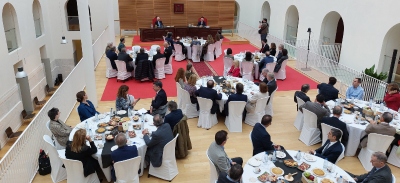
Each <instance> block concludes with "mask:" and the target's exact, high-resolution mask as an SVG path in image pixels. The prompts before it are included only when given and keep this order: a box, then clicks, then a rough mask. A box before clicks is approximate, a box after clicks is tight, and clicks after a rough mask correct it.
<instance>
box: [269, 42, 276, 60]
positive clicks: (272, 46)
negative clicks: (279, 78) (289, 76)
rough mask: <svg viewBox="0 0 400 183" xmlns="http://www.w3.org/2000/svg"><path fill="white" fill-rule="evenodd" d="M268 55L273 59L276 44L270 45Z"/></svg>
mask: <svg viewBox="0 0 400 183" xmlns="http://www.w3.org/2000/svg"><path fill="white" fill-rule="evenodd" d="M269 53H270V54H271V55H272V56H274V57H275V55H276V44H275V43H271V48H270V50H269Z"/></svg>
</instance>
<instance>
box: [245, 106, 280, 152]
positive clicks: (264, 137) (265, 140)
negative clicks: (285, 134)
mask: <svg viewBox="0 0 400 183" xmlns="http://www.w3.org/2000/svg"><path fill="white" fill-rule="evenodd" d="M271 123H272V116H271V115H268V114H266V115H264V116H263V117H262V118H261V123H256V124H255V125H254V127H253V130H252V131H251V142H252V144H253V156H254V155H256V154H258V153H261V152H264V151H271V150H274V149H275V148H274V146H277V148H280V146H279V145H274V143H273V142H272V141H271V136H270V135H269V133H268V131H267V127H269V126H271Z"/></svg>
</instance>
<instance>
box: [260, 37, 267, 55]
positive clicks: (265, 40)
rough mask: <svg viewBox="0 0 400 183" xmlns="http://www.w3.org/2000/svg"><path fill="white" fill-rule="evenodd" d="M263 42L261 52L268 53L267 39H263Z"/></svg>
mask: <svg viewBox="0 0 400 183" xmlns="http://www.w3.org/2000/svg"><path fill="white" fill-rule="evenodd" d="M261 42H262V45H261V49H260V52H261V53H265V52H266V51H269V45H268V43H267V39H262V40H261Z"/></svg>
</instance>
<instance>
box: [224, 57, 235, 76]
mask: <svg viewBox="0 0 400 183" xmlns="http://www.w3.org/2000/svg"><path fill="white" fill-rule="evenodd" d="M232 65H233V59H232V58H229V57H224V76H227V75H228V72H229V70H230V69H231V67H232Z"/></svg>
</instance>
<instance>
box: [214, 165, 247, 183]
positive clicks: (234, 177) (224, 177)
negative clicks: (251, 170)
mask: <svg viewBox="0 0 400 183" xmlns="http://www.w3.org/2000/svg"><path fill="white" fill-rule="evenodd" d="M228 173H229V175H228V174H227V173H225V172H221V173H220V174H219V176H218V181H217V182H218V183H237V182H240V179H241V178H242V174H243V168H242V166H241V165H239V164H235V165H233V166H232V167H231V168H230V169H229V171H228Z"/></svg>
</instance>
